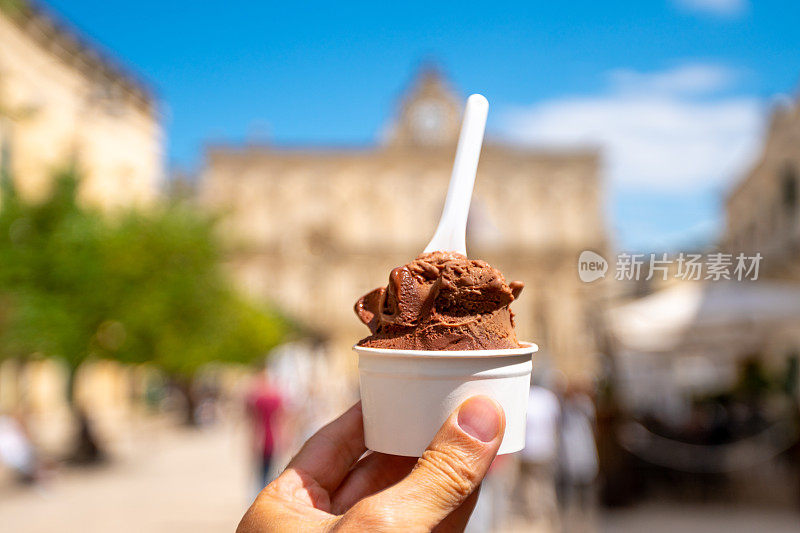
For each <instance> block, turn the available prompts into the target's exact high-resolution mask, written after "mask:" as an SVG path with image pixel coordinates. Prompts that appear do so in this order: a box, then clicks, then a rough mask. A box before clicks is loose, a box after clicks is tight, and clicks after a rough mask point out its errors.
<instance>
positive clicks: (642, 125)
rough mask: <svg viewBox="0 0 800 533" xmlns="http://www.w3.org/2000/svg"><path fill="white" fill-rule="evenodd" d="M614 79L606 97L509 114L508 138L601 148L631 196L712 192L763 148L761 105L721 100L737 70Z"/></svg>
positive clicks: (696, 69)
mask: <svg viewBox="0 0 800 533" xmlns="http://www.w3.org/2000/svg"><path fill="white" fill-rule="evenodd" d="M609 75H610V80H611V84H610V89H609V91H608V92H606V93H604V94H600V95H591V96H572V97H564V98H559V99H554V100H548V101H544V102H539V103H536V104H533V105H531V106H527V107H519V108H515V109H510V110H507V111H506V112H504V113H502V116H501V122H502V125H501V129H502V134H503V135H504V136H506V137H507V138H508V139H510V140H512V141H514V142H518V143H522V144H531V145H537V146H549V147H557V148H564V147H573V146H581V145H584V146H585V145H588V146H599V147H600V148H601V149H602V150H603V156H604V160H605V162H606V165H607V168H606V174H607V176H608V178H610V180H611V183H612V184H614V185H617V186H621V187H623V188H625V189H627V190H661V191H671V192H679V191H687V192H688V191H698V190H708V188H709V187H715V186H719V185H722V184H725V183H727V182H728V181H729V180H730V179H731V178H732V177H734V176H737V175H739V174H740V173H741V172H742V171H743V170H744V167H745V166H746V164H747V163H748V161H750V159H751V158H752V157H753V155H754V153H755V151H756V149H757V148H758V146H759V139H760V134H761V128H762V116H763V105H762V102H761V101H760V100H759V99H757V98H755V97H749V96H744V97H730V96H720V95H719V94H720V93H721V92H723V91H725V90H727V89H729V88H730V87H731V84H732V83H733V82H734V81H735V80H736V78H737V72H736V71H733V70H730V69H726V68H725V67H721V66H718V65H698V64H693V65H687V66H684V67H680V68H675V69H671V70H667V71H662V72H655V73H641V72H635V71H630V70H615V71H612V72H610V73H609Z"/></svg>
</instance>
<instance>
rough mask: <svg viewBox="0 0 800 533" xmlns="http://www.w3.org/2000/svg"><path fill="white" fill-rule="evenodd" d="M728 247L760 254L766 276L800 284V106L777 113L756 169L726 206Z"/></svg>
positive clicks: (785, 108)
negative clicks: (799, 282)
mask: <svg viewBox="0 0 800 533" xmlns="http://www.w3.org/2000/svg"><path fill="white" fill-rule="evenodd" d="M725 209H726V219H727V222H726V234H725V239H724V240H725V243H724V247H725V248H726V249H729V250H731V251H736V252H739V251H741V252H747V253H750V254H752V253H755V252H760V253H761V254H762V256H763V257H764V259H763V261H762V265H763V269H764V270H763V272H764V274H765V276H767V277H772V278H782V279H790V280H800V104H799V103H798V101H797V100H795V101H794V102H793V103H791V104H788V105H782V106H779V107H778V108H776V109H775V110H774V112H773V114H772V117H771V120H770V123H769V127H768V129H767V134H766V137H765V139H764V147H763V150H762V152H761V154H760V156H759V158H758V160H757V161H756V163H755V165H754V166H753V167H752V168H751V169H750V171H749V172H748V173H747V174H746V175H745V177H744V178H743V179H742V180H741V181H740V182H739V183H738V184H737V185H736V186H735V187H734V188H733V190H732V191H731V193H730V194H729V196H728V198H727V200H726V205H725Z"/></svg>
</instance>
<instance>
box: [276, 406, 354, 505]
mask: <svg viewBox="0 0 800 533" xmlns="http://www.w3.org/2000/svg"><path fill="white" fill-rule="evenodd" d="M366 451H367V447H366V445H365V444H364V423H363V420H362V418H361V402H358V403H357V404H355V405H354V406H352V407H351V408H350V409H348V410H347V411H345V413H344V414H343V415H341V416H340V417H339V418H337V419H336V420H334V421H333V422H331V423H329V424H328V425H326V426H325V427H323V428H322V429H320V430H319V431H317V432H316V433H315V434H314V435H313V436H312V437H311V438H310V439H308V441H306V443H305V444H304V445H303V447H302V448H301V449H300V451H299V452H298V453H297V455H296V456H295V457H294V459H292V460H291V462H290V463H289V466H287V469H289V468H294V469H295V470H299V471H302V472H304V473H306V474H308V475H309V476H311V478H312V479H313V480H314V481H316V482H317V483H318V484H319V485H320V486H321V487H322V488H323V489H325V490H327V491H328V492H332V491H334V490H335V489H336V487H338V486H339V484H340V483H341V482H342V480H343V479H344V477H345V476H346V475H347V474H348V472H349V471H350V467H351V466H353V464H354V463H355V462H356V461H357V460H358V458H359V457H361V456H362V455H363V454H364V452H366Z"/></svg>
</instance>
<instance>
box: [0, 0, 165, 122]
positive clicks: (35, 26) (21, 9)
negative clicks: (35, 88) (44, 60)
mask: <svg viewBox="0 0 800 533" xmlns="http://www.w3.org/2000/svg"><path fill="white" fill-rule="evenodd" d="M0 13H1V14H4V15H6V17H7V18H8V19H9V20H10V21H12V22H13V23H14V24H15V25H16V26H17V27H18V28H19V29H20V30H21V31H23V32H24V33H25V34H26V35H28V37H30V38H31V39H32V40H34V41H35V42H36V43H37V44H39V46H41V47H42V48H43V49H44V50H45V51H47V52H48V53H50V54H53V55H55V56H57V57H59V58H60V59H61V60H62V61H64V62H65V63H66V64H67V65H69V66H71V67H73V68H75V69H77V70H79V71H80V72H82V73H83V75H84V76H86V77H87V78H89V79H98V78H99V79H102V78H105V79H106V80H108V81H109V82H111V83H113V84H115V85H117V86H118V87H119V88H120V89H122V91H123V92H124V94H125V95H126V97H127V98H129V99H130V101H131V102H132V103H133V104H134V105H135V106H136V107H138V108H139V109H141V110H142V111H145V112H147V113H148V114H155V107H156V106H155V101H156V98H155V95H154V91H153V90H152V88H151V87H150V86H149V85H148V84H147V83H146V82H144V81H143V80H142V79H141V78H140V77H139V76H138V75H136V74H134V73H133V72H132V71H131V70H130V69H128V68H127V67H125V66H123V65H122V64H121V63H120V62H119V61H118V60H116V59H114V58H113V57H112V55H111V53H110V52H107V51H105V50H104V49H103V47H101V46H100V45H97V44H95V43H92V42H90V41H89V39H88V38H87V37H85V36H84V35H82V34H81V33H80V32H79V31H78V30H77V29H75V28H74V27H72V26H71V25H70V24H68V23H67V22H66V21H64V20H63V19H61V18H60V17H59V16H58V15H56V14H55V13H53V12H52V10H50V9H49V8H47V7H45V6H44V5H42V4H40V3H39V2H34V1H31V0H17V1H13V0H12V1H8V0H6V1H3V0H0Z"/></svg>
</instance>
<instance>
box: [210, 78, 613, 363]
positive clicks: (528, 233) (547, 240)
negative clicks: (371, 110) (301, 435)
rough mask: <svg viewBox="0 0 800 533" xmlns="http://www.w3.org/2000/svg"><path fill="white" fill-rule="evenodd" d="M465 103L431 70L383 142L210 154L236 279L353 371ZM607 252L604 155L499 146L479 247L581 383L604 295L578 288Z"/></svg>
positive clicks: (427, 228) (450, 148)
mask: <svg viewBox="0 0 800 533" xmlns="http://www.w3.org/2000/svg"><path fill="white" fill-rule="evenodd" d="M462 106H463V100H462V98H460V97H457V96H456V94H455V93H454V92H453V91H452V89H451V88H450V87H449V86H448V84H447V82H446V81H445V80H444V79H443V77H442V76H441V75H440V74H438V73H437V72H436V71H435V70H430V69H424V70H423V71H421V72H420V74H419V76H418V77H417V78H416V80H415V81H414V83H413V84H412V87H411V88H410V90H409V91H407V93H406V94H405V96H404V97H403V98H402V100H401V102H400V105H399V110H398V113H397V116H396V117H395V119H394V122H393V124H392V125H391V127H390V128H389V129H388V135H387V138H386V139H385V140H384V141H383V142H382V143H380V144H378V145H376V146H372V147H367V148H361V149H333V148H317V147H299V148H291V149H289V148H283V147H277V146H269V145H266V146H213V147H211V148H209V150H208V152H207V154H206V161H205V168H204V171H203V175H202V179H201V185H200V197H201V201H202V202H203V204H204V205H205V206H207V207H209V208H210V209H212V210H214V211H216V212H218V213H220V214H221V217H222V224H221V232H222V235H223V236H224V237H225V238H226V240H227V242H228V245H229V246H230V250H231V251H230V257H229V259H230V267H231V269H232V271H233V272H234V274H235V276H236V278H237V279H238V280H239V282H240V283H241V284H242V286H243V287H244V288H245V289H246V290H247V291H248V292H249V293H251V294H253V295H256V296H258V297H261V298H264V299H269V300H272V301H274V302H276V303H277V304H278V305H279V306H281V307H282V308H283V309H285V310H286V311H288V312H289V313H290V314H291V315H293V316H295V317H297V318H299V319H300V320H302V321H304V322H305V323H306V324H308V325H309V326H310V327H312V328H315V329H317V330H318V331H319V332H320V334H321V335H322V336H323V337H324V338H326V339H328V340H329V341H330V346H331V348H332V350H333V352H334V353H335V354H337V359H339V360H340V361H342V364H343V365H344V366H346V367H349V368H351V369H352V365H353V364H354V360H355V357H353V356H352V355H351V352H350V347H351V345H352V344H353V343H355V342H356V341H357V340H358V339H359V338H361V337H363V336H365V335H366V333H367V330H366V328H364V326H363V325H362V324H361V323H360V322H359V321H358V320H357V318H356V317H355V315H354V314H353V311H352V308H353V304H354V302H355V301H356V299H357V298H358V297H359V296H361V295H362V294H364V293H366V292H367V291H369V290H371V289H373V288H375V287H377V286H379V285H385V284H386V283H387V280H388V274H389V271H390V270H391V269H392V268H393V267H395V266H398V265H400V264H403V263H405V262H407V261H408V260H410V259H412V258H413V257H415V256H416V255H418V254H419V253H420V252H421V251H422V249H423V248H424V247H425V245H426V244H427V242H428V240H429V239H430V237H431V235H432V234H433V230H434V229H435V226H436V223H437V221H438V219H439V215H440V213H441V209H442V205H443V202H444V197H445V193H446V190H447V184H448V180H449V178H450V171H451V167H452V163H453V156H454V153H455V145H456V142H457V138H458V133H459V128H460V121H461V109H462ZM606 246H607V236H606V231H605V224H604V217H603V212H602V184H601V180H600V176H599V157H598V154H597V153H596V152H594V151H570V152H551V151H543V150H531V149H521V148H513V147H509V146H504V145H501V144H496V143H493V142H491V139H488V140H487V142H486V143H485V145H484V148H483V152H482V154H481V160H480V165H479V168H478V176H477V181H476V186H475V196H474V198H473V204H472V209H471V212H470V220H469V228H468V237H467V248H468V251H469V253H470V256H471V257H476V258H482V259H485V260H487V261H489V262H490V263H491V264H493V265H494V266H496V267H497V268H499V269H500V270H501V271H503V272H504V273H505V275H506V276H507V278H509V279H510V280H512V279H513V280H522V281H524V282H525V283H526V288H525V290H524V291H523V293H522V296H521V298H520V299H519V300H518V301H517V302H514V304H513V306H512V308H513V309H514V311H515V313H516V316H517V329H518V333H519V337H520V338H521V339H529V340H533V341H535V342H537V343H539V344H540V345H541V346H542V351H543V354H542V355H541V356H540V358H542V359H544V358H550V359H551V360H552V361H553V364H554V365H555V366H557V367H559V368H560V369H562V370H563V371H564V372H566V373H567V374H568V375H569V376H570V377H573V378H575V379H584V378H589V377H590V376H591V374H592V372H593V370H594V363H593V355H594V350H595V339H594V335H593V332H592V327H591V325H590V322H591V320H590V316H591V314H592V312H594V311H596V309H595V308H594V306H595V305H596V301H597V299H598V296H599V294H598V291H599V290H600V287H598V286H596V285H590V284H583V283H581V282H580V280H579V279H578V276H577V266H576V265H577V258H578V255H579V254H580V252H581V251H582V250H585V249H592V250H596V251H598V252H601V253H602V252H603V251H604V249H605V248H606Z"/></svg>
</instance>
